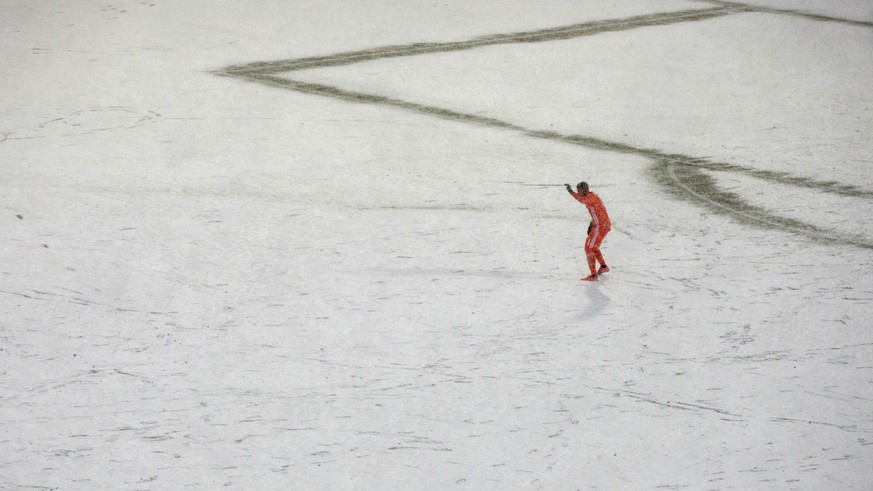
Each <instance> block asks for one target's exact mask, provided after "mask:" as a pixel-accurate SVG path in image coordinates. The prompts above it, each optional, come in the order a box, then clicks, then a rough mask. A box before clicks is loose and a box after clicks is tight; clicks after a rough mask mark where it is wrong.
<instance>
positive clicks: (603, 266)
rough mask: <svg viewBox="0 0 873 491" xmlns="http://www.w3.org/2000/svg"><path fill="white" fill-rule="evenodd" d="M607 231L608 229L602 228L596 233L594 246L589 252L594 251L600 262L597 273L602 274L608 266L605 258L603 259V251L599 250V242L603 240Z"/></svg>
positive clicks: (607, 269)
mask: <svg viewBox="0 0 873 491" xmlns="http://www.w3.org/2000/svg"><path fill="white" fill-rule="evenodd" d="M608 233H609V230H608V229H607V230H603V231H602V232H601V233H600V234H598V236H597V238H596V239H595V240H594V247H593V248H592V250H591V252H593V253H594V257H595V259H597V262H599V263H600V269H598V270H597V274H603V273H606V272H607V271H609V266H607V265H606V260H605V259H603V253H601V252H600V244H601V243H602V242H603V239H605V238H606V234H608Z"/></svg>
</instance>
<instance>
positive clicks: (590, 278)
mask: <svg viewBox="0 0 873 491" xmlns="http://www.w3.org/2000/svg"><path fill="white" fill-rule="evenodd" d="M582 281H597V275H596V274H593V275H591V276H586V277H584V278H582Z"/></svg>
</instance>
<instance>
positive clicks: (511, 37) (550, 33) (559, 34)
mask: <svg viewBox="0 0 873 491" xmlns="http://www.w3.org/2000/svg"><path fill="white" fill-rule="evenodd" d="M745 10H748V9H744V8H742V7H734V6H728V7H726V6H721V7H715V8H709V9H696V10H682V11H678V12H668V13H658V14H649V15H641V16H637V17H628V18H625V19H612V20H603V21H595V22H587V23H583V24H573V25H568V26H562V27H555V28H551V29H543V30H540V31H526V32H516V33H511V34H496V35H492V36H486V37H481V38H475V39H470V40H467V41H456V42H447V43H416V44H407V45H400V46H385V47H381V48H374V49H369V50H363V51H352V52H348V53H337V54H334V55H329V56H318V57H312V58H299V59H295V60H278V61H269V62H256V63H250V64H247V65H238V66H230V67H227V68H225V69H223V70H220V71H219V73H222V74H236V75H251V76H254V75H258V74H260V75H267V74H272V73H279V72H290V71H296V70H305V69H307V68H324V67H331V66H340V65H349V64H353V63H360V62H363V61H370V60H377V59H383V58H395V57H400V56H416V55H423V54H430V53H446V52H451V51H462V50H467V49H474V48H481V47H484V46H493V45H498V44H517V43H539V42H547V41H557V40H562V39H572V38H577V37H581V36H591V35H594V34H600V33H603V32H612V31H622V30H628V29H635V28H637V27H649V26H662V25H667V24H674V23H678V22H688V21H695V20H704V19H710V18H713V17H718V16H722V15H728V14H732V13H736V12H738V11H745Z"/></svg>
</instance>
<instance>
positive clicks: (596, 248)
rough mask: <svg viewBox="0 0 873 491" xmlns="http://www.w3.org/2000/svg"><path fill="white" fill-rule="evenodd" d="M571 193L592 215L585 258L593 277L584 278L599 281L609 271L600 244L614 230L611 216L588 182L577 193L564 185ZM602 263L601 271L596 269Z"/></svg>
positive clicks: (581, 185)
mask: <svg viewBox="0 0 873 491" xmlns="http://www.w3.org/2000/svg"><path fill="white" fill-rule="evenodd" d="M564 186H566V187H567V192H569V193H570V194H571V195H572V196H573V197H574V198H576V200H577V201H578V202H580V203H582V204H583V205H585V207H586V208H588V213H590V214H591V223H589V224H588V238H587V239H586V240H585V258H586V259H587V260H588V269H590V270H591V276H587V277H585V278H582V279H583V280H585V281H597V277H598V276H600V275H602V274H603V273H605V272H607V271H609V266H607V265H606V261H604V260H603V254H601V253H600V243H601V242H603V238H604V237H606V234H608V233H609V231H610V229H612V224H611V223H610V221H609V215H607V214H606V207H604V206H603V201H601V200H600V196H597V195H596V194H594V193H592V192H591V191H589V190H588V183H587V182H584V181H583V182H580V183H579V184H577V185H576V192H573V188H571V187H570V185H569V184H564ZM598 262H599V263H600V269H596V267H597V263H598Z"/></svg>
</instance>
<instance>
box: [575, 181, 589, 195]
mask: <svg viewBox="0 0 873 491" xmlns="http://www.w3.org/2000/svg"><path fill="white" fill-rule="evenodd" d="M576 192H577V193H579V194H581V195H582V196H585V195H586V194H588V183H587V182H585V181H582V182H580V183H579V184H577V185H576Z"/></svg>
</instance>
